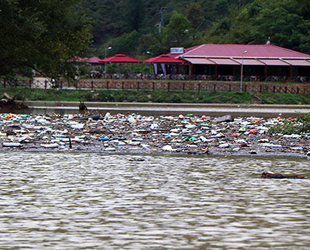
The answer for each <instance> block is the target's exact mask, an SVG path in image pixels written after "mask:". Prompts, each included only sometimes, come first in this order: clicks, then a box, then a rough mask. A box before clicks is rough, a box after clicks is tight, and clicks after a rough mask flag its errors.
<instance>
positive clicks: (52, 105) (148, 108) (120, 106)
mask: <svg viewBox="0 0 310 250" xmlns="http://www.w3.org/2000/svg"><path fill="white" fill-rule="evenodd" d="M23 103H24V104H25V105H27V106H28V107H29V108H30V109H34V110H36V112H37V113H39V112H40V110H41V111H42V113H48V111H52V112H57V111H61V112H68V113H73V112H78V107H79V102H47V101H25V102H23ZM85 105H86V107H87V109H88V110H89V111H99V112H111V113H119V112H122V113H128V112H137V113H142V114H143V113H147V114H154V115H155V114H188V113H193V114H196V115H201V114H205V115H211V116H221V115H223V114H231V115H234V116H264V117H274V116H275V115H276V116H278V115H280V116H282V117H295V116H297V115H299V114H305V113H309V112H310V105H266V104H187V103H182V104H179V103H132V102H130V103H129V102H85Z"/></svg>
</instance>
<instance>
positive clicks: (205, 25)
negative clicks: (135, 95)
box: [83, 0, 310, 57]
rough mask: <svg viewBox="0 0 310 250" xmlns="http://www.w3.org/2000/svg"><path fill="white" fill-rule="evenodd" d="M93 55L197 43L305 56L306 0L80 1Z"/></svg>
mask: <svg viewBox="0 0 310 250" xmlns="http://www.w3.org/2000/svg"><path fill="white" fill-rule="evenodd" d="M83 8H84V9H85V10H86V12H87V14H88V15H89V16H90V17H92V18H93V21H94V22H93V25H94V27H93V36H94V52H93V53H94V54H96V55H97V56H101V57H103V56H104V49H105V48H107V47H108V46H112V47H113V50H112V51H110V53H111V54H115V53H125V54H128V55H135V56H137V55H143V54H144V53H146V51H151V52H152V53H153V54H155V55H158V54H161V53H167V52H169V48H170V47H173V46H181V47H189V46H195V45H199V44H202V43H231V44H232V43H233V44H265V43H266V42H267V41H268V40H269V41H270V42H271V44H275V45H278V46H283V47H286V48H289V49H294V50H297V51H301V52H305V53H310V31H309V30H310V1H309V0H298V1H297V0H281V1H279V0H184V1H180V0H169V1H164V0H157V1H153V0H144V1H142V0H123V1H120V0H115V1H111V0H91V1H89V0H83Z"/></svg>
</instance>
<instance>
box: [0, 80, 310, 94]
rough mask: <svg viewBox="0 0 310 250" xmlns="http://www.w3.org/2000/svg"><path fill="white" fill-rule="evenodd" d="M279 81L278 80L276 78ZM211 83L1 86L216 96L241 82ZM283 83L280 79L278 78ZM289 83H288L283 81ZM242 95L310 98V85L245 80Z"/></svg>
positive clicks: (92, 82) (89, 82)
mask: <svg viewBox="0 0 310 250" xmlns="http://www.w3.org/2000/svg"><path fill="white" fill-rule="evenodd" d="M274 79H276V78H274ZM220 80H221V81H208V80H195V81H194V80H192V81H191V80H169V79H168V80H145V79H139V80H135V79H130V80H128V79H127V80H126V79H87V80H80V81H79V82H78V84H77V85H76V86H73V85H72V84H71V85H70V84H68V83H66V82H63V81H59V82H57V83H55V82H54V81H52V80H48V79H46V78H41V79H35V80H7V79H0V86H2V87H8V86H15V87H29V88H43V89H50V88H60V89H68V88H72V89H92V90H93V89H107V90H109V89H112V90H151V91H154V90H166V91H198V92H203V91H213V92H222V91H226V92H238V91H240V82H239V81H234V79H232V80H226V81H223V80H222V77H220ZM277 80H279V78H277ZM282 80H285V79H282ZM242 87H243V89H242V91H244V92H264V91H267V92H273V93H293V94H310V84H306V83H288V82H287V83H273V82H260V81H258V80H257V78H256V79H255V80H254V79H252V81H249V80H248V79H247V78H245V79H244V82H243V85H242Z"/></svg>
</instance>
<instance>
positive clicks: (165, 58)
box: [144, 54, 185, 64]
mask: <svg viewBox="0 0 310 250" xmlns="http://www.w3.org/2000/svg"><path fill="white" fill-rule="evenodd" d="M144 63H165V64H184V63H185V62H184V61H182V60H180V59H176V58H174V57H171V56H169V55H166V54H164V55H160V56H157V57H154V58H151V59H148V60H146V61H144Z"/></svg>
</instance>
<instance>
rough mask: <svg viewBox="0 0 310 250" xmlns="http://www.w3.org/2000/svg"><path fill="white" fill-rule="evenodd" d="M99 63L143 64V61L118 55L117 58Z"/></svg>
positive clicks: (110, 58)
mask: <svg viewBox="0 0 310 250" xmlns="http://www.w3.org/2000/svg"><path fill="white" fill-rule="evenodd" d="M99 63H142V62H141V61H139V60H137V59H134V58H131V57H128V56H125V55H123V54H116V55H115V56H112V57H108V58H105V59H103V60H100V61H99Z"/></svg>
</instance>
